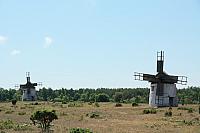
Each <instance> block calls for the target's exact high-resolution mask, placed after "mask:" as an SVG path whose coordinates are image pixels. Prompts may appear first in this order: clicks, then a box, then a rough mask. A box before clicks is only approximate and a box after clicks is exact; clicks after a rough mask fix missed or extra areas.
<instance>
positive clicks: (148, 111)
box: [143, 109, 157, 114]
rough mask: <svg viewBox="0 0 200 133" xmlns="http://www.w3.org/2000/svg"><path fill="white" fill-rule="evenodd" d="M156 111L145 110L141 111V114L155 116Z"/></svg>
mask: <svg viewBox="0 0 200 133" xmlns="http://www.w3.org/2000/svg"><path fill="white" fill-rule="evenodd" d="M156 113H157V110H156V109H145V110H143V114H156Z"/></svg>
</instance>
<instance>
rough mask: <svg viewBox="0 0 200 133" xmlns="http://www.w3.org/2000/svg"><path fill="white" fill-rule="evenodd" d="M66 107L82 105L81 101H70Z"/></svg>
mask: <svg viewBox="0 0 200 133" xmlns="http://www.w3.org/2000/svg"><path fill="white" fill-rule="evenodd" d="M68 107H83V103H81V102H70V103H69V104H68Z"/></svg>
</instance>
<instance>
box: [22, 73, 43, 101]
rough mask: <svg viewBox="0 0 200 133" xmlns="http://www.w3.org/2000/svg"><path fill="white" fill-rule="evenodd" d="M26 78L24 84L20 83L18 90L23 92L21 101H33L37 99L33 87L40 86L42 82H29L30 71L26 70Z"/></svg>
mask: <svg viewBox="0 0 200 133" xmlns="http://www.w3.org/2000/svg"><path fill="white" fill-rule="evenodd" d="M26 79H27V82H26V84H21V85H20V90H22V92H23V95H22V101H35V100H37V97H36V90H35V87H36V86H41V85H42V83H41V82H39V83H31V81H30V72H26Z"/></svg>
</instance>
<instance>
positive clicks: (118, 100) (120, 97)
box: [114, 92, 123, 103]
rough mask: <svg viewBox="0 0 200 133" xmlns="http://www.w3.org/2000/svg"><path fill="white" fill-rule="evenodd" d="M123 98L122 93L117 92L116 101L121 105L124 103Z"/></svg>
mask: <svg viewBox="0 0 200 133" xmlns="http://www.w3.org/2000/svg"><path fill="white" fill-rule="evenodd" d="M122 97H123V93H122V92H115V95H114V101H115V102H118V103H119V102H121V101H122Z"/></svg>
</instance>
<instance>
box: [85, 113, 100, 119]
mask: <svg viewBox="0 0 200 133" xmlns="http://www.w3.org/2000/svg"><path fill="white" fill-rule="evenodd" d="M86 116H87V117H89V118H94V119H98V118H100V113H99V112H91V113H88V114H86Z"/></svg>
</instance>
